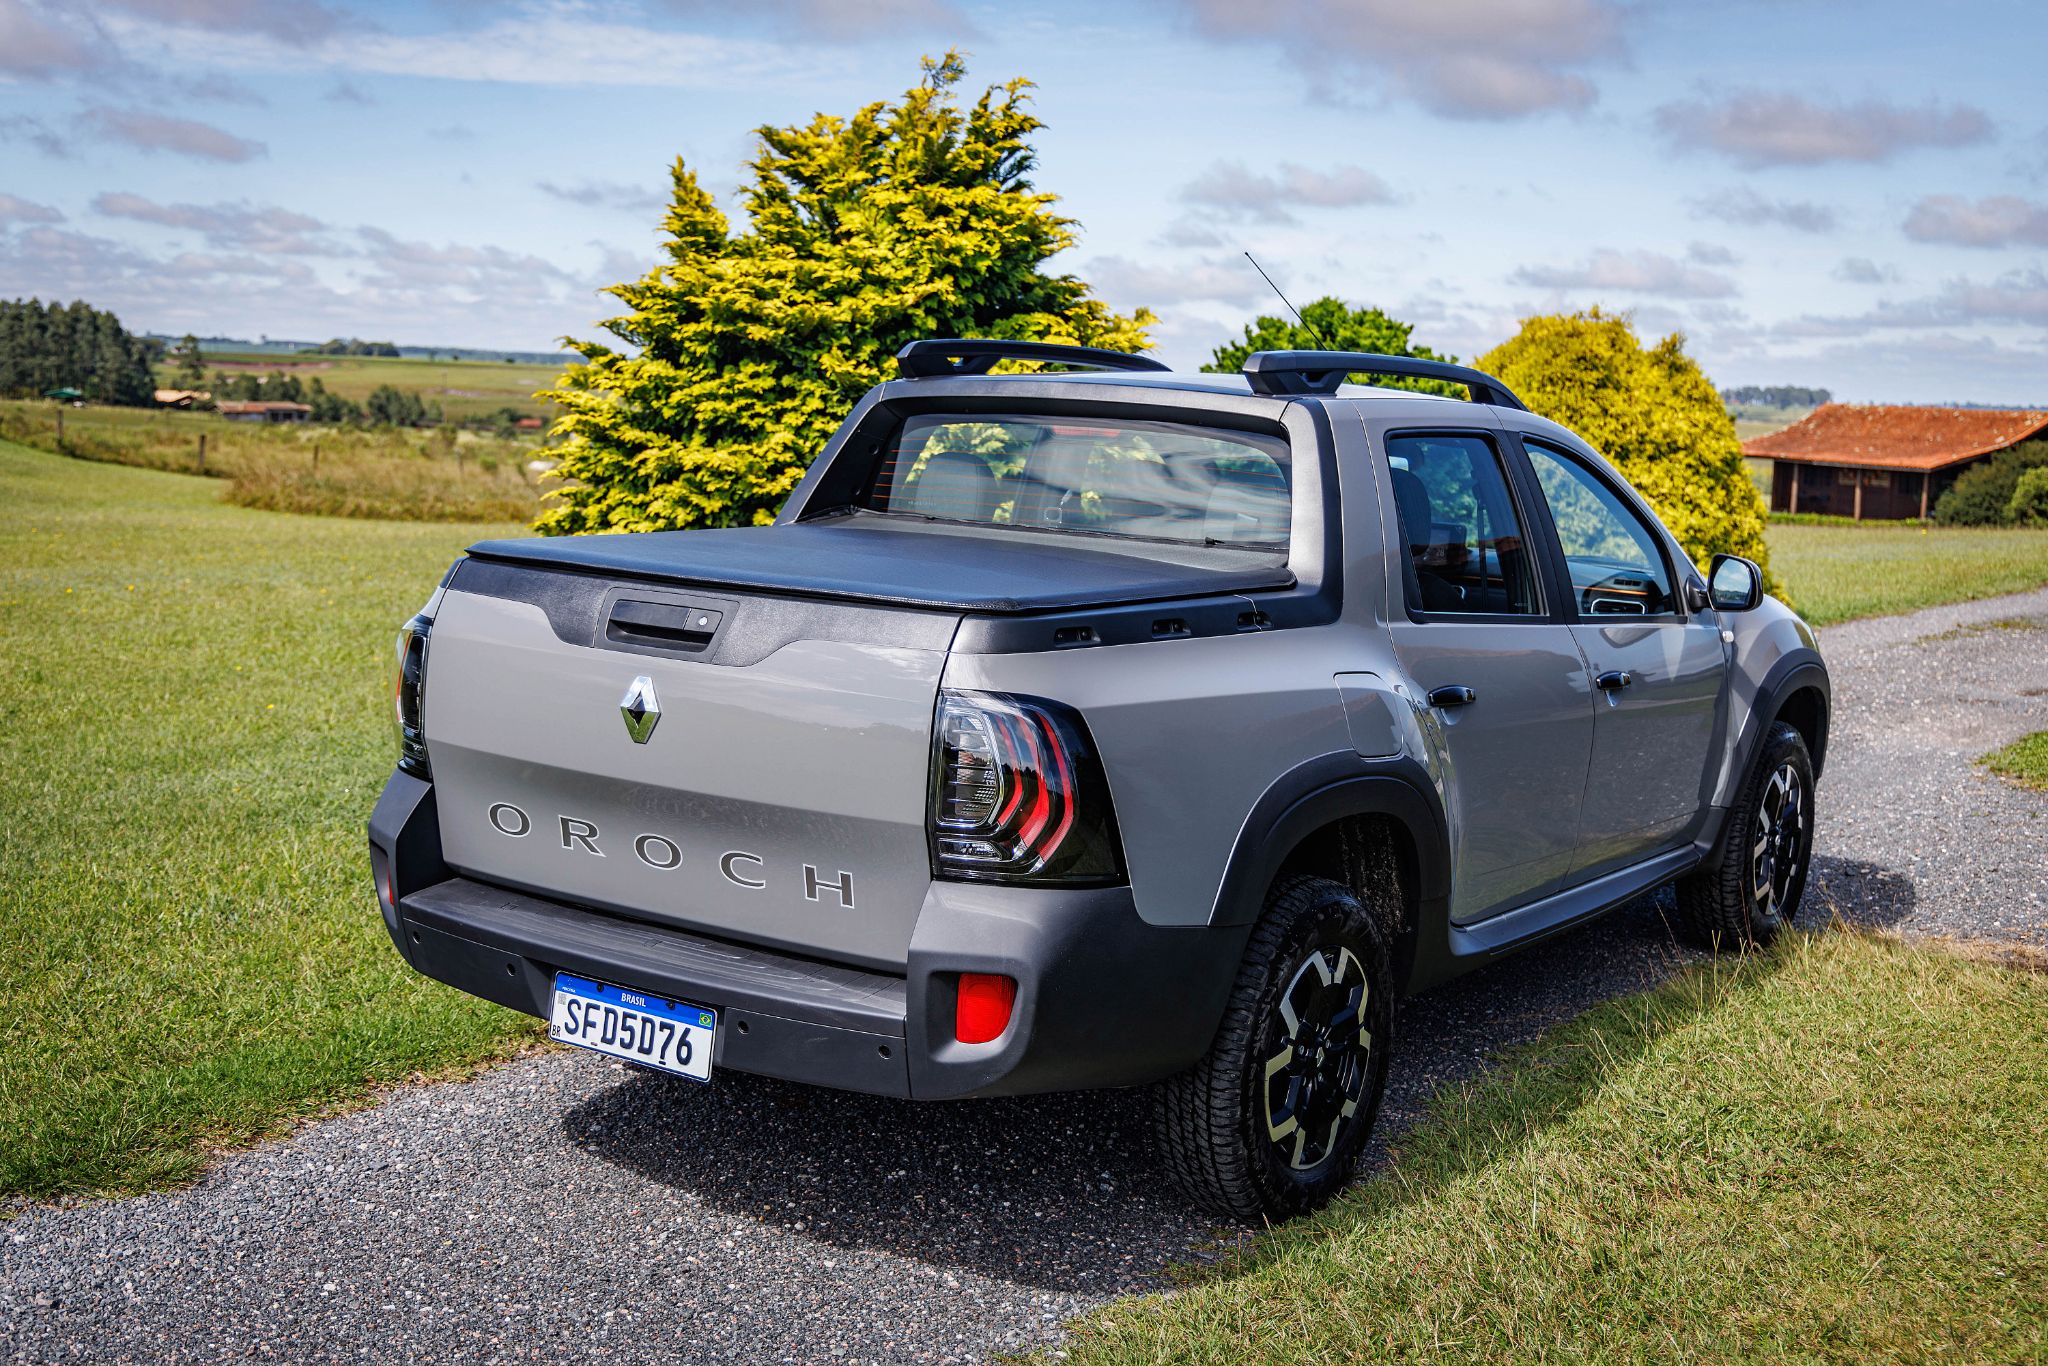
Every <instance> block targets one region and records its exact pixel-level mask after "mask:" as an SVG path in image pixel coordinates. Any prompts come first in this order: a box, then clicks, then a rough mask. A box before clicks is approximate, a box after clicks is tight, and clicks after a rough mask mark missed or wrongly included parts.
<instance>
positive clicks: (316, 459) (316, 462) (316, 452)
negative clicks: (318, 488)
mask: <svg viewBox="0 0 2048 1366" xmlns="http://www.w3.org/2000/svg"><path fill="white" fill-rule="evenodd" d="M319 468H320V443H319V442H317V441H315V442H314V443H313V469H314V470H315V471H316V472H317V471H318V470H319Z"/></svg>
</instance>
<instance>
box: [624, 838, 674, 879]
mask: <svg viewBox="0 0 2048 1366" xmlns="http://www.w3.org/2000/svg"><path fill="white" fill-rule="evenodd" d="M633 852H634V853H635V854H637V855H638V856H639V858H640V861H641V862H642V863H644V864H646V865H647V866H648V867H649V868H660V869H663V870H664V871H666V870H667V869H670V868H675V867H679V866H681V864H682V861H683V851H682V850H681V849H680V848H678V847H677V846H676V842H675V841H674V840H671V839H664V838H662V837H661V836H660V835H642V836H641V837H640V838H639V839H636V840H634V841H633Z"/></svg>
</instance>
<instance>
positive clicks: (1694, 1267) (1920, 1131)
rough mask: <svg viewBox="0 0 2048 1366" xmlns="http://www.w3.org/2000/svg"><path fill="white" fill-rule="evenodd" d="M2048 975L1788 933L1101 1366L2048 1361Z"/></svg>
mask: <svg viewBox="0 0 2048 1366" xmlns="http://www.w3.org/2000/svg"><path fill="white" fill-rule="evenodd" d="M2044 1038H2048V976H2043V975H2041V974H2039V973H2035V972H2027V971H2020V970H2015V969H2012V968H2003V967H1995V966H1988V965H1985V964H1981V963H1974V962H1969V961H1966V960H1964V959H1962V958H1959V957H1955V956H1951V955H1950V954H1948V953H1945V952H1943V951H1941V950H1937V949H1925V948H1922V949H1911V948H1903V947H1900V946H1898V945H1896V944H1889V943H1885V942H1882V941H1877V940H1871V939H1865V938H1862V937H1859V936H1856V935H1852V934H1849V933H1840V932H1838V933H1825V934H1821V935H1818V936H1811V937H1809V936H1794V937H1792V938H1791V939H1790V940H1789V942H1788V943H1787V944H1786V945H1785V946H1784V947H1783V948H1782V949H1781V950H1779V951H1775V952H1773V953H1771V954H1769V955H1767V956H1761V957H1751V958H1749V959H1747V960H1744V961H1741V962H1732V961H1731V960H1725V959H1724V960H1721V961H1720V962H1718V963H1716V964H1712V965H1709V966H1706V967H1702V968H1699V969H1697V970H1695V971H1693V972H1691V973H1689V974H1687V975H1686V976H1684V977H1682V978H1681V979H1679V980H1677V981H1675V982H1673V983H1671V984H1670V985H1668V986H1666V987H1664V988H1663V989H1661V990H1658V991H1655V992H1652V993H1650V994H1648V995H1645V996H1635V997H1630V998H1627V999H1625V1000H1621V1001H1616V1002H1614V1003H1612V1004H1610V1005H1606V1006H1602V1007H1600V1008H1598V1009H1596V1010H1594V1011H1592V1012H1591V1013H1590V1014H1588V1015H1585V1016H1583V1017H1581V1018H1580V1019H1578V1020H1576V1021H1574V1022H1573V1023H1571V1024H1568V1025H1566V1026H1564V1027H1563V1028H1561V1029H1559V1030H1556V1031H1554V1032H1553V1033H1552V1034H1551V1035H1550V1036H1549V1037H1548V1038H1546V1039H1545V1040H1543V1041H1542V1042H1541V1043H1539V1044H1538V1045H1536V1046H1535V1047H1533V1048H1532V1049H1529V1050H1527V1051H1525V1052H1522V1053H1520V1054H1517V1055H1515V1056H1514V1057H1513V1058H1512V1059H1511V1060H1510V1061H1509V1062H1508V1063H1507V1064H1506V1065H1505V1066H1502V1067H1500V1068H1498V1069H1496V1070H1494V1071H1493V1072H1491V1073H1489V1074H1488V1075H1487V1076H1485V1077H1484V1078H1483V1079H1482V1080H1480V1081H1478V1082H1475V1083H1472V1084H1469V1085H1467V1086H1464V1087H1461V1088H1457V1089H1453V1090H1450V1091H1448V1092H1446V1093H1444V1094H1441V1095H1439V1096H1438V1098H1437V1099H1436V1102H1435V1104H1434V1107H1433V1110H1432V1112H1431V1114H1430V1116H1429V1118H1428V1119H1427V1120H1426V1121H1425V1122H1424V1123H1423V1124H1422V1125H1421V1127H1420V1128H1419V1129H1418V1130H1417V1131H1415V1132H1414V1133H1412V1134H1410V1135H1409V1136H1408V1137H1406V1138H1404V1139H1403V1140H1402V1141H1401V1142H1400V1144H1399V1150H1398V1152H1397V1154H1396V1158H1395V1164H1394V1166H1393V1168H1392V1169H1391V1170H1389V1171H1386V1172H1383V1173H1381V1174H1380V1175H1378V1176H1376V1177H1374V1178H1373V1179H1371V1180H1369V1181H1367V1182H1365V1183H1363V1184H1362V1185H1360V1186H1359V1187H1357V1188H1355V1189H1353V1190H1352V1191H1351V1192H1350V1193H1348V1194H1347V1195H1346V1196H1345V1197H1344V1198H1343V1199H1342V1200H1340V1201H1339V1202H1338V1203H1337V1204H1336V1205H1335V1206H1333V1207H1332V1208H1331V1209H1329V1210H1327V1211H1325V1212H1324V1213H1323V1214H1321V1215H1319V1216H1317V1217H1315V1218H1313V1219H1307V1220H1301V1221H1297V1222H1295V1223H1292V1224H1289V1225H1286V1226H1285V1227H1282V1228H1280V1229H1278V1230H1276V1231H1273V1232H1271V1233H1269V1234H1267V1235H1266V1236H1265V1237H1263V1238H1260V1239H1258V1240H1256V1241H1253V1242H1250V1243H1248V1244H1246V1245H1244V1247H1243V1249H1242V1252H1241V1254H1240V1255H1238V1256H1235V1257H1233V1258H1231V1259H1229V1260H1227V1261H1226V1262H1225V1263H1224V1264H1223V1265H1222V1266H1221V1267H1219V1268H1216V1269H1213V1270H1210V1271H1206V1272H1198V1273H1194V1274H1195V1281H1194V1283H1193V1284H1192V1285H1191V1286H1190V1287H1189V1288H1187V1289H1185V1290H1183V1291H1181V1292H1180V1293H1179V1294H1177V1295H1175V1296H1174V1297H1172V1298H1167V1299H1161V1298H1158V1297H1150V1298H1144V1299H1138V1300H1128V1301H1123V1302H1120V1303H1117V1304H1114V1305H1111V1306H1110V1307H1108V1308H1106V1309H1104V1310H1102V1311H1100V1312H1098V1313H1096V1314H1093V1315H1091V1316H1088V1317H1086V1318H1084V1319H1082V1320H1080V1321H1079V1323H1078V1324H1077V1325H1076V1327H1075V1332H1074V1334H1073V1337H1072V1339H1071V1340H1070V1341H1069V1342H1068V1343H1067V1344H1066V1345H1065V1349H1064V1351H1063V1352H1062V1356H1061V1359H1062V1360H1065V1361H1068V1362H1075V1363H1098V1362H1138V1361H1144V1362H1155V1361H1174V1362H1215V1363H1231V1366H1237V1363H1248V1362H1274V1363H1280V1362H1290V1363H1291V1362H1330V1363H1336V1362H1356V1361H1391V1360H1403V1361H1503V1360H1517V1361H1520V1360H1542V1359H1556V1360H1573V1361H1739V1360H1758V1359H1766V1360H1799V1361H1870V1360H1883V1361H1899V1360H1947V1359H1957V1360H1976V1361H1993V1360H1996V1361H2040V1360H2043V1359H2044V1358H2048V1163H2044V1162H2043V1161H2042V1160H2041V1150H2042V1143H2043V1139H2044V1135H2048V1051H2044V1049H2043V1048H2042V1046H2041V1040H2042V1039H2044Z"/></svg>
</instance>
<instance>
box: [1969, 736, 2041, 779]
mask: <svg viewBox="0 0 2048 1366" xmlns="http://www.w3.org/2000/svg"><path fill="white" fill-rule="evenodd" d="M1982 762H1983V764H1984V766H1985V767H1986V768H1988V769H1990V770H1991V771H1992V772H1993V773H1996V774H1997V775H1998V776H1999V777H2001V778H2010V779H2012V780H2013V781H2014V782H2016V783H2018V784H2019V785H2020V786H2022V787H2033V788H2039V789H2040V790H2042V791H2044V792H2048V730H2037V731H2035V732H2034V733H2033V734H2032V735H2023V736H2021V737H2020V738H2019V739H2017V740H2015V741H2013V742H2012V743H2011V744H2009V745H2007V746H2006V747H2005V748H2004V749H2000V750H1994V751H1993V752H1991V753H1990V754H1987V755H1985V756H1984V758H1983V760H1982Z"/></svg>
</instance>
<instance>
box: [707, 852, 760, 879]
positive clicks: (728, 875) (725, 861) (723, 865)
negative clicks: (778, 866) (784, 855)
mask: <svg viewBox="0 0 2048 1366" xmlns="http://www.w3.org/2000/svg"><path fill="white" fill-rule="evenodd" d="M736 863H751V864H753V865H754V867H755V868H756V869H760V868H763V867H766V866H767V863H768V860H766V859H764V858H762V857H761V856H760V855H759V854H748V853H743V852H741V851H740V850H738V849H735V850H733V851H732V852H731V853H728V854H726V855H724V856H723V857H721V858H720V859H719V860H718V871H719V872H721V873H723V874H725V879H726V881H728V882H732V883H737V884H738V885H739V886H742V887H754V888H760V887H766V886H767V885H768V879H767V878H760V879H755V878H750V877H743V876H741V875H740V874H739V873H737V872H735V871H733V865H734V864H736Z"/></svg>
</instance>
